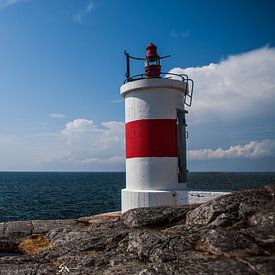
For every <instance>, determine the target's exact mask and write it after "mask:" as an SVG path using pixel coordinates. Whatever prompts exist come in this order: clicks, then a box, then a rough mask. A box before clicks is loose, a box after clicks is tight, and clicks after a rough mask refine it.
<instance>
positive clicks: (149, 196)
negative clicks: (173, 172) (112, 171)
mask: <svg viewBox="0 0 275 275" xmlns="http://www.w3.org/2000/svg"><path fill="white" fill-rule="evenodd" d="M229 193H230V192H227V191H211V190H209V191H206V190H204V191H200V190H188V189H186V190H175V191H174V190H173V191H156V190H128V189H123V190H122V192H121V205H122V209H121V211H122V212H125V211H127V210H129V209H133V208H139V207H151V206H162V205H187V204H194V203H203V202H207V201H210V200H212V199H215V198H217V197H219V196H222V195H226V194H229Z"/></svg>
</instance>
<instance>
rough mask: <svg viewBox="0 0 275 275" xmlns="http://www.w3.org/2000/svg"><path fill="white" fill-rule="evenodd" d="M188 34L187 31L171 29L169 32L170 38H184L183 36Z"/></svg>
mask: <svg viewBox="0 0 275 275" xmlns="http://www.w3.org/2000/svg"><path fill="white" fill-rule="evenodd" d="M189 34H190V32H189V31H185V32H179V31H175V30H172V31H171V32H170V33H169V36H170V37H171V38H174V39H178V38H185V37H187V36H189Z"/></svg>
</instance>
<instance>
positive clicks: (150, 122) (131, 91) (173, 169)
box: [120, 43, 197, 212]
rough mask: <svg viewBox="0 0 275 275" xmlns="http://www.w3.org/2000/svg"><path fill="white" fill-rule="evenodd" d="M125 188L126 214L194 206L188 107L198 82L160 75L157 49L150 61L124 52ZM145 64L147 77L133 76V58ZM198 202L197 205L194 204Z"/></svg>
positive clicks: (150, 47)
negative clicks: (188, 165)
mask: <svg viewBox="0 0 275 275" xmlns="http://www.w3.org/2000/svg"><path fill="white" fill-rule="evenodd" d="M125 55H126V61H127V63H126V64H127V72H126V81H125V84H124V85H122V87H121V89H120V94H121V96H122V97H124V99H125V132H126V188H125V189H123V190H122V198H121V200H122V212H125V211H127V210H129V209H132V208H138V207H149V206H160V205H177V204H189V203H191V201H190V196H191V195H192V194H191V193H192V192H191V193H190V192H189V191H187V189H186V173H187V169H186V122H185V114H186V113H187V111H185V105H188V106H191V102H192V93H193V81H192V80H191V79H189V78H188V76H186V75H176V76H177V77H176V79H171V76H172V74H169V73H165V74H163V73H162V72H161V66H160V59H161V58H164V57H159V56H158V54H157V47H156V46H155V45H154V44H152V43H151V44H149V45H148V47H147V48H146V57H145V59H144V58H136V57H132V56H130V55H129V54H127V53H126V52H125ZM131 58H132V59H139V60H145V73H144V74H141V75H136V76H132V77H131V76H130V62H129V61H130V59H131ZM195 202H197V201H195Z"/></svg>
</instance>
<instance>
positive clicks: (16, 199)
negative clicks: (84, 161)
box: [0, 172, 275, 222]
mask: <svg viewBox="0 0 275 275" xmlns="http://www.w3.org/2000/svg"><path fill="white" fill-rule="evenodd" d="M265 185H275V173H231V172H190V173H188V188H190V189H193V190H209V189H212V190H241V189H250V188H258V187H262V186H265ZM124 187H125V173H124V172H0V222H3V221H19V220H47V219H74V218H78V217H83V216H91V215H95V214H99V213H104V212H110V211H118V210H120V201H121V195H120V194H121V189H122V188H124Z"/></svg>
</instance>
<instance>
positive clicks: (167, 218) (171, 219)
mask: <svg viewBox="0 0 275 275" xmlns="http://www.w3.org/2000/svg"><path fill="white" fill-rule="evenodd" d="M195 208H196V205H182V206H166V207H162V206H160V207H152V208H150V207H148V208H136V209H132V210H130V211H127V212H125V213H124V214H123V215H122V220H123V222H124V223H125V224H126V225H127V226H129V227H133V228H141V227H168V226H171V225H174V224H176V223H177V222H179V221H183V220H184V219H185V217H186V214H187V213H188V211H190V210H192V209H195Z"/></svg>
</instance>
